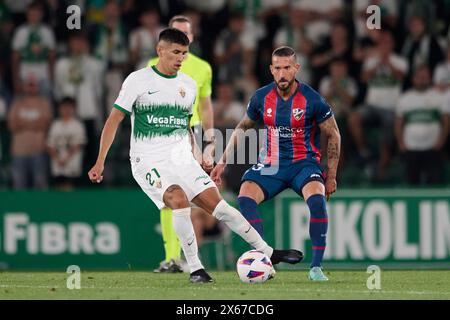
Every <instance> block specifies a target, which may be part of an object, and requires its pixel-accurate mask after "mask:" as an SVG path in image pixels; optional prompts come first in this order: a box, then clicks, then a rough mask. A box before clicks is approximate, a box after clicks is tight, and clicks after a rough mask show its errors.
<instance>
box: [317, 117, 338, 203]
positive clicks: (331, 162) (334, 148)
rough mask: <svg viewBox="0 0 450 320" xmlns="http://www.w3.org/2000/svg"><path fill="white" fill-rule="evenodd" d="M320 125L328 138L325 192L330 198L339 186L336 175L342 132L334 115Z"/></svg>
mask: <svg viewBox="0 0 450 320" xmlns="http://www.w3.org/2000/svg"><path fill="white" fill-rule="evenodd" d="M319 127H320V131H321V132H322V134H323V135H325V136H326V137H327V139H328V145H327V161H328V162H327V178H326V181H325V194H326V197H327V200H328V199H329V198H330V195H331V194H332V193H334V192H335V191H336V188H337V182H336V175H337V168H338V164H339V157H340V154H341V134H340V133H339V128H338V126H337V123H336V120H335V119H334V116H332V117H330V118H328V119H327V120H325V121H324V122H322V123H321V124H319Z"/></svg>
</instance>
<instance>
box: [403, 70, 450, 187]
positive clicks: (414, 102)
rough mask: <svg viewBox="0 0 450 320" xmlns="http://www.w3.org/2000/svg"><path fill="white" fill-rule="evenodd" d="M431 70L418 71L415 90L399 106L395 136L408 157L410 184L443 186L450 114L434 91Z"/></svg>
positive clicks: (407, 167)
mask: <svg viewBox="0 0 450 320" xmlns="http://www.w3.org/2000/svg"><path fill="white" fill-rule="evenodd" d="M430 86H431V76H430V70H429V69H428V67H427V66H421V67H418V68H416V71H415V72H414V76H413V88H412V89H410V90H408V91H407V92H405V93H404V94H403V95H402V96H401V98H400V100H399V103H398V107H397V120H396V125H395V132H396V136H397V140H398V145H399V149H400V151H401V152H404V153H405V164H406V171H407V180H408V183H409V184H412V185H418V184H421V183H422V182H425V183H426V184H428V185H430V184H439V183H442V182H443V172H444V163H443V152H442V150H443V146H444V145H445V142H446V139H447V136H448V132H449V113H450V110H445V109H444V107H445V101H444V99H443V96H442V95H440V94H437V92H436V91H435V89H432V88H430Z"/></svg>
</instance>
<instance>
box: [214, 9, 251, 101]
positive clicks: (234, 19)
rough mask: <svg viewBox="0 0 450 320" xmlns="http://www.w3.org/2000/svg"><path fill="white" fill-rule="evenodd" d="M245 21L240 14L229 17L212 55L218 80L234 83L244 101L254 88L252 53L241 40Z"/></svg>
mask: <svg viewBox="0 0 450 320" xmlns="http://www.w3.org/2000/svg"><path fill="white" fill-rule="evenodd" d="M244 28H245V20H244V17H243V16H242V15H241V14H238V13H235V14H233V15H232V16H231V17H230V20H229V26H228V28H227V29H224V30H223V31H222V32H221V33H220V35H219V37H218V39H217V42H216V46H215V50H214V55H215V62H216V64H217V66H218V68H219V69H218V76H217V77H218V80H219V81H223V82H230V83H234V84H235V86H236V87H237V88H238V90H239V91H240V92H242V93H243V94H244V96H245V98H244V99H245V100H248V99H247V98H250V96H251V94H252V92H253V91H254V89H255V88H256V79H255V78H254V76H253V60H254V59H253V58H254V52H253V51H252V50H248V49H246V45H245V41H244V39H243V32H244Z"/></svg>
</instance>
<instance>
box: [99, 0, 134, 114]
mask: <svg viewBox="0 0 450 320" xmlns="http://www.w3.org/2000/svg"><path fill="white" fill-rule="evenodd" d="M104 10H105V16H106V17H105V22H104V23H103V24H100V25H98V26H97V27H96V29H95V30H94V32H93V33H94V35H95V42H94V46H93V48H94V55H95V56H96V57H97V58H98V59H99V60H100V61H102V62H103V63H104V64H105V70H107V71H106V73H105V88H106V105H107V110H106V113H109V110H111V108H112V106H113V104H114V101H115V99H116V97H117V94H118V92H119V91H120V87H121V85H122V82H123V78H124V74H125V73H126V72H127V71H129V70H128V68H129V61H128V43H127V32H126V30H125V28H124V26H123V23H122V21H121V9H120V6H119V4H118V3H117V1H114V0H108V2H107V3H106V5H105V9H104Z"/></svg>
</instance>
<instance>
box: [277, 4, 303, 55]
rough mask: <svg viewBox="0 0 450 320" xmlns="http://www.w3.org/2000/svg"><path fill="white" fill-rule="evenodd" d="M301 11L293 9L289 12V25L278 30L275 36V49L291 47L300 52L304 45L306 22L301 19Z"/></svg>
mask: <svg viewBox="0 0 450 320" xmlns="http://www.w3.org/2000/svg"><path fill="white" fill-rule="evenodd" d="M300 15H301V11H300V10H299V9H298V8H291V9H290V11H289V12H288V19H287V23H286V24H285V25H284V26H283V27H281V28H280V29H278V31H277V33H276V34H275V39H274V47H275V48H278V47H281V46H289V47H291V48H294V49H296V50H298V49H299V48H300V46H301V44H302V41H303V38H304V35H303V28H304V21H302V19H301V18H300Z"/></svg>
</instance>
